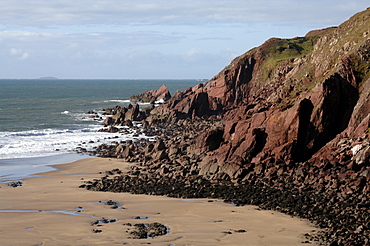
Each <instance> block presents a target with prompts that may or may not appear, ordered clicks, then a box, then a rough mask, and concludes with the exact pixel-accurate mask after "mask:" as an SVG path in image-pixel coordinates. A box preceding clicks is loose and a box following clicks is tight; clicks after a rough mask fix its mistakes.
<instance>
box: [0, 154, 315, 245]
mask: <svg viewBox="0 0 370 246" xmlns="http://www.w3.org/2000/svg"><path fill="white" fill-rule="evenodd" d="M129 165H131V164H127V163H123V162H122V161H120V160H116V159H101V158H89V159H84V160H79V161H76V162H73V163H70V164H65V165H58V166H57V168H58V169H59V170H57V171H53V172H49V173H43V174H40V177H36V178H29V179H26V180H24V181H23V186H20V187H16V188H14V187H10V186H7V185H6V184H1V188H0V212H1V213H0V216H1V220H0V244H1V245H302V242H304V241H306V239H305V237H304V234H305V233H312V232H313V231H316V230H317V228H315V227H314V226H313V225H312V224H309V223H308V222H307V221H305V220H301V219H299V218H292V217H290V216H288V215H285V214H281V213H278V212H275V211H264V210H259V209H258V208H257V207H255V206H242V207H237V206H234V205H231V204H226V203H222V202H218V201H213V202H209V201H208V200H207V199H203V200H183V199H174V198H168V197H159V196H146V195H132V194H127V193H110V192H92V191H88V190H85V189H81V188H78V187H79V186H80V185H81V184H83V180H91V179H93V178H96V177H101V176H102V175H103V174H100V173H99V172H104V171H106V170H112V169H114V168H119V169H121V170H125V169H127V167H128V166H129ZM108 200H114V201H117V202H118V203H119V204H121V205H122V207H119V208H116V209H113V208H112V206H111V205H107V204H105V203H104V202H99V201H108ZM6 211H7V212H6ZM135 217H140V219H136V218H135ZM101 218H107V219H109V220H112V221H114V220H117V221H116V222H114V223H107V224H101V225H92V222H94V221H97V220H100V219H101ZM134 218H135V219H134ZM144 218H145V219H144ZM154 222H158V223H161V224H164V225H165V226H167V228H168V229H169V230H168V232H169V233H168V234H167V235H164V236H160V237H158V238H148V239H133V238H132V237H133V235H132V234H130V232H131V231H132V230H134V227H133V226H129V225H128V223H131V224H132V225H134V224H137V223H145V224H149V223H154ZM94 230H95V232H94ZM96 231H101V232H98V233H96ZM310 245H313V244H310Z"/></svg>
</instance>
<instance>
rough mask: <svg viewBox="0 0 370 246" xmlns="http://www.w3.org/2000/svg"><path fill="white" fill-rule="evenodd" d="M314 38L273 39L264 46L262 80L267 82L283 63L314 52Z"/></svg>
mask: <svg viewBox="0 0 370 246" xmlns="http://www.w3.org/2000/svg"><path fill="white" fill-rule="evenodd" d="M313 45H314V37H297V38H293V39H278V38H272V39H269V40H268V41H266V42H265V44H264V45H263V48H262V49H263V51H262V52H263V53H262V55H263V58H264V63H263V64H262V66H261V68H260V69H261V71H262V74H263V75H262V79H263V80H266V79H268V78H269V77H270V76H271V72H272V71H274V70H275V68H276V67H277V66H278V65H279V64H280V63H281V62H283V61H286V60H289V59H292V58H296V57H299V56H302V55H306V54H308V53H309V52H311V51H312V50H313Z"/></svg>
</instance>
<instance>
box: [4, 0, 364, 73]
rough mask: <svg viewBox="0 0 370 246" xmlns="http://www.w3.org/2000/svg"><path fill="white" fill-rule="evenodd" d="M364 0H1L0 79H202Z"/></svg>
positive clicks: (333, 21) (346, 13) (338, 17)
mask: <svg viewBox="0 0 370 246" xmlns="http://www.w3.org/2000/svg"><path fill="white" fill-rule="evenodd" d="M367 6H368V0H366V1H365V0H337V1H336V3H335V4H333V3H332V1H330V0H320V1H319V0H312V1H297V0H281V1H273V0H260V1H252V0H228V1H225V0H212V1H211V0H197V1H195V0H182V1H168V0H140V1H137V0H135V1H134V0H125V1H122V0H79V1H76V0H73V1H72V0H53V1H45V0H29V1H21V0H15V1H0V9H1V10H2V14H1V15H0V23H1V24H0V41H1V46H0V55H1V56H0V57H1V58H0V66H1V67H2V68H3V69H2V71H3V72H2V75H1V76H0V77H28V78H29V77H32V76H34V77H42V76H44V73H45V71H46V72H47V74H48V75H49V74H53V76H57V77H60V78H140V77H141V78H191V77H196V78H206V77H212V76H213V75H214V74H215V73H217V72H218V71H219V70H221V69H222V68H223V67H224V66H226V65H227V64H228V63H229V62H230V61H231V60H232V59H233V58H234V57H236V56H238V55H241V54H242V53H244V52H246V51H247V50H249V49H250V48H252V47H255V46H258V45H260V44H261V43H263V42H264V41H265V40H266V39H268V38H270V37H274V36H275V37H295V36H300V35H304V34H305V33H306V32H308V31H309V30H312V29H316V28H323V27H326V26H331V25H338V24H340V23H341V22H343V21H344V20H345V19H348V18H349V17H350V16H351V15H353V14H354V13H355V12H358V11H361V10H363V9H365V8H366V7H367Z"/></svg>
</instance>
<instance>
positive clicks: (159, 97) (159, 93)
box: [129, 85, 171, 103]
mask: <svg viewBox="0 0 370 246" xmlns="http://www.w3.org/2000/svg"><path fill="white" fill-rule="evenodd" d="M170 98H171V94H170V92H169V90H168V88H167V86H166V85H162V86H161V87H160V88H159V89H158V90H150V91H145V92H143V93H141V94H138V95H135V96H131V97H130V98H129V100H130V101H132V102H144V103H148V102H150V103H154V102H155V101H162V102H165V101H167V100H168V99H170Z"/></svg>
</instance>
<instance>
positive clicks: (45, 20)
mask: <svg viewBox="0 0 370 246" xmlns="http://www.w3.org/2000/svg"><path fill="white" fill-rule="evenodd" d="M367 6H368V1H367V0H356V1H355V0H352V1H349V0H337V1H335V3H333V1H328V0H322V1H319V0H313V1H297V0H281V1H272V0H260V1H252V0H229V1H224V0H214V1H210V0H197V1H195V0H182V1H168V0H154V1H153V0H141V1H137V0H126V1H121V0H104V1H103V0H79V1H75V0H73V1H72V0H53V1H44V0H30V1H1V2H0V9H1V10H2V16H1V18H0V20H1V23H2V24H6V25H37V26H52V25H86V24H108V25H111V24H118V25H127V24H135V23H137V24H138V23H146V24H150V23H151V24H153V23H154V24H162V25H163V24H168V25H173V24H184V23H188V24H201V23H209V22H225V21H226V22H271V21H273V22H277V21H290V22H297V21H307V20H309V21H313V20H314V21H318V22H319V21H322V20H324V21H327V17H328V15H327V13H328V12H331V13H332V14H331V15H330V16H331V18H330V19H332V20H333V21H335V20H340V18H341V15H342V14H343V13H345V12H346V13H348V14H350V13H352V12H353V11H359V10H361V9H364V8H365V7H367ZM335 12H337V14H335ZM320 19H321V20H320Z"/></svg>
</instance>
